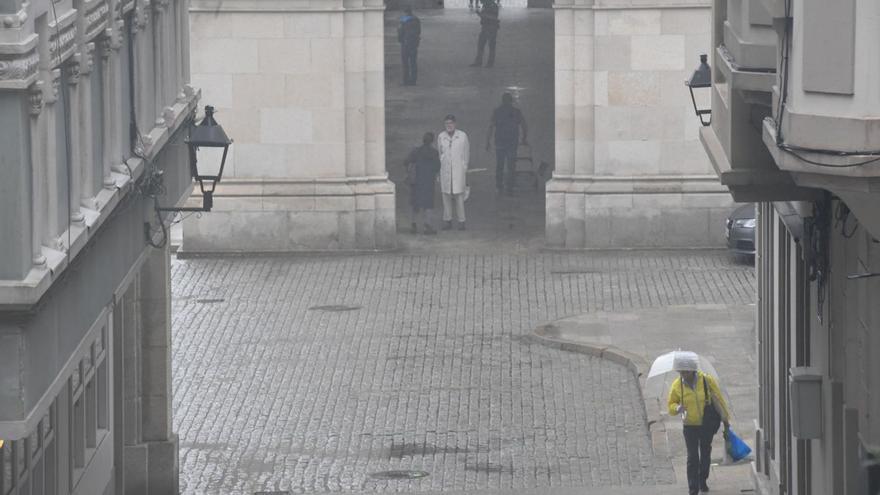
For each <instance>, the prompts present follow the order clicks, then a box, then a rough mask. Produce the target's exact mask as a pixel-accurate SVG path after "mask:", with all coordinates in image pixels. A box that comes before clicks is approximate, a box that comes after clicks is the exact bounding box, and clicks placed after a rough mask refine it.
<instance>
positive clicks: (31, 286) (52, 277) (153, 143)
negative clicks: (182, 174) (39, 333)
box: [0, 87, 201, 311]
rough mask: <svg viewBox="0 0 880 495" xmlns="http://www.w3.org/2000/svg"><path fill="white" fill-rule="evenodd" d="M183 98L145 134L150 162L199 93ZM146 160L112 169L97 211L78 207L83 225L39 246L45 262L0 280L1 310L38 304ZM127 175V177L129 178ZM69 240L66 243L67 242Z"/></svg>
mask: <svg viewBox="0 0 880 495" xmlns="http://www.w3.org/2000/svg"><path fill="white" fill-rule="evenodd" d="M185 93H186V97H185V98H182V99H180V100H178V101H176V102H174V103H173V104H172V105H171V106H169V107H167V108H168V109H170V110H169V113H168V115H167V118H166V119H165V121H164V122H163V125H158V126H156V127H154V128H153V129H151V130H150V131H149V132H148V133H146V134H145V135H144V139H143V141H144V147H143V150H141V154H142V156H143V157H144V158H146V162H150V161H152V160H154V159H155V158H156V156H157V155H158V153H159V152H160V151H161V150H162V149H163V147H164V146H165V145H166V144H167V143H168V141H169V140H170V139H171V137H172V136H173V135H174V134H175V133H176V132H177V131H178V130H179V129H180V128H181V127H182V126H183V125H184V123H185V122H186V120H187V118H189V117H190V116H191V115H192V114H193V112H194V111H195V109H196V105H197V103H198V101H199V99H200V98H201V92H199V91H195V90H193V89H192V87H188V88H187V89H186V92H185ZM169 124H170V125H169ZM144 169H145V161H144V160H142V159H141V158H137V157H132V158H129V159H128V160H126V162H125V164H122V163H120V164H119V165H118V166H117V167H114V171H113V172H112V173H111V177H112V179H113V182H114V187H112V188H109V189H108V188H104V189H102V190H100V191H99V192H98V193H97V195H96V198H95V203H96V205H98V206H97V208H95V209H88V208H80V210H81V212H82V214H83V216H84V217H85V218H84V221H83V222H80V223H73V224H71V225H70V226H69V227H68V229H67V230H66V231H65V232H62V233H61V235H60V239H61V240H62V242H63V243H64V245H63V246H61V247H60V249H52V248H49V247H46V246H43V247H42V254H43V256H45V257H46V263H45V264H44V265H42V266H34V267H32V268H31V270H30V272H28V274H27V275H26V276H25V277H24V279H22V280H0V311H27V310H29V308H31V307H32V306H34V305H35V304H37V303H38V302H39V301H40V299H41V298H42V297H43V295H45V294H46V292H47V291H48V290H49V289H50V288H51V287H52V284H53V283H54V282H55V281H56V280H57V279H58V278H59V277H60V276H61V275H62V274H63V273H64V270H65V269H66V268H67V267H68V266H69V263H70V262H71V261H72V260H73V259H75V258H76V256H77V255H78V254H79V253H80V252H81V251H82V250H83V249H84V248H85V247H86V244H88V242H89V240H90V239H92V238H93V237H94V236H95V235H97V233H98V231H99V229H100V227H101V225H103V224H104V222H106V221H107V219H108V218H110V216H111V215H112V214H113V211H114V210H115V209H116V207H117V206H119V205H120V203H121V202H122V201H123V199H124V198H125V197H126V196H127V195H129V194H134V191H133V186H134V183H135V182H136V181H137V180H138V179H139V178H140V177H141V175H143V172H144ZM129 172H130V175H129ZM68 239H69V242H68Z"/></svg>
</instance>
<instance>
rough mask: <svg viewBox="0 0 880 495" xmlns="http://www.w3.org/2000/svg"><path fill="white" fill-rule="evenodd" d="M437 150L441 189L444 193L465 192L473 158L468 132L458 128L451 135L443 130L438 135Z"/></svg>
mask: <svg viewBox="0 0 880 495" xmlns="http://www.w3.org/2000/svg"><path fill="white" fill-rule="evenodd" d="M437 150H439V151H440V190H441V191H442V192H443V193H444V194H462V193H464V189H465V185H466V181H467V169H468V163H470V160H471V143H470V141H468V136H467V134H465V133H464V131H460V130H458V129H456V130H455V132H454V133H453V134H452V136H450V135H449V133H448V132H446V130H443V131H442V132H440V134H439V135H438V136H437Z"/></svg>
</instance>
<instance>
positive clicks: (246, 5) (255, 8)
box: [189, 0, 385, 14]
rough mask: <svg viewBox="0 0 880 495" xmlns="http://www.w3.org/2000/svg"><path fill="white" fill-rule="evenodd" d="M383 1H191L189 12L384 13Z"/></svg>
mask: <svg viewBox="0 0 880 495" xmlns="http://www.w3.org/2000/svg"><path fill="white" fill-rule="evenodd" d="M384 10H385V5H384V0H359V1H356V2H348V1H346V2H345V3H343V2H342V1H334V0H321V1H314V0H299V1H291V0H191V1H190V7H189V11H190V12H211V13H254V12H262V13H278V12H282V13H297V12H300V13H336V14H340V13H344V12H374V11H380V12H381V11H384Z"/></svg>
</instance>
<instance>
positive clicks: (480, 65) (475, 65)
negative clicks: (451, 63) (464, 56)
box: [470, 62, 483, 67]
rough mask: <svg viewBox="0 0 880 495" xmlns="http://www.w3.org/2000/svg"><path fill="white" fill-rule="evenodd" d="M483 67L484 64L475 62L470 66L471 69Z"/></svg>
mask: <svg viewBox="0 0 880 495" xmlns="http://www.w3.org/2000/svg"><path fill="white" fill-rule="evenodd" d="M482 66H483V63H482V62H474V63H472V64H471V65H470V67H482Z"/></svg>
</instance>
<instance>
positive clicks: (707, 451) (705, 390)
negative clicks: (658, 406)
mask: <svg viewBox="0 0 880 495" xmlns="http://www.w3.org/2000/svg"><path fill="white" fill-rule="evenodd" d="M676 371H678V372H679V377H678V378H676V379H675V381H674V382H672V386H671V387H669V401H668V408H669V415H670V416H676V415H679V414H681V415H682V416H683V417H684V419H683V423H684V429H683V433H684V443H685V446H686V447H687V480H688V495H698V494H699V493H700V492H702V493H708V492H709V486H708V485H707V484H706V482H707V480H708V479H709V467H710V465H711V464H710V463H711V458H712V439H713V438H714V437H715V433H717V432H718V428H719V427H720V426H721V423H724V429H725V430H727V429H729V428H730V411H729V410H728V408H727V402H726V401H725V400H724V395H723V394H722V393H721V389H720V388H719V386H718V382H717V381H716V380H715V379H714V378H713V377H712V376H710V375H708V374H706V373H703V372H701V371H699V370H698V363H697V357H696V354H694V355H693V357H692V358H687V359H681V360H680V361H679V362H678V363H677V364H676Z"/></svg>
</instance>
